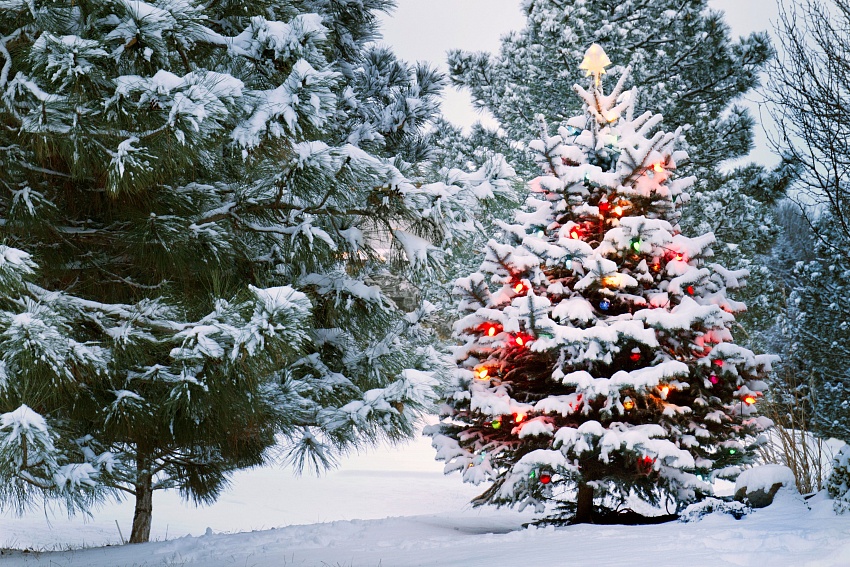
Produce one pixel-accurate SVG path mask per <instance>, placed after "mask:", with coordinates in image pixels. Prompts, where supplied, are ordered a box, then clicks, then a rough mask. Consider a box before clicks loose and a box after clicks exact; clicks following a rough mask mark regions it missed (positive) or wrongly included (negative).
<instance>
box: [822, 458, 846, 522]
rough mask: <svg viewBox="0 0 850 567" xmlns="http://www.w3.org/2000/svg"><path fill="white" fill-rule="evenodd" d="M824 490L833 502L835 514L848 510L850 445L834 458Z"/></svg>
mask: <svg viewBox="0 0 850 567" xmlns="http://www.w3.org/2000/svg"><path fill="white" fill-rule="evenodd" d="M826 489H827V491H828V492H829V495H830V496H831V497H832V499H833V500H834V502H833V504H832V506H833V508H834V509H835V512H836V513H838V514H844V513H846V512H847V511H848V510H850V445H845V446H844V448H842V449H841V451H839V453H838V454H837V455H836V456H835V460H834V461H833V462H832V473H831V474H830V475H829V479H828V480H827V482H826Z"/></svg>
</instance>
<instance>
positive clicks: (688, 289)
mask: <svg viewBox="0 0 850 567" xmlns="http://www.w3.org/2000/svg"><path fill="white" fill-rule="evenodd" d="M685 291H686V292H688V295H693V294H694V286H692V285H689V286H688V287H686V288H685Z"/></svg>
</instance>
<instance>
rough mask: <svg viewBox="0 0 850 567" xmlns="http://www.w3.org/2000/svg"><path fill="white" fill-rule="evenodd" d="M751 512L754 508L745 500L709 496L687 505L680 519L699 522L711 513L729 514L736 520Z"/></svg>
mask: <svg viewBox="0 0 850 567" xmlns="http://www.w3.org/2000/svg"><path fill="white" fill-rule="evenodd" d="M750 512H752V508H751V507H750V506H748V505H747V504H745V503H743V502H736V501H731V502H730V501H728V500H721V499H719V498H711V497H709V498H705V499H704V500H701V501H699V502H695V503H694V504H691V505H689V506H687V507H686V508H685V509H684V510H682V512H681V513H680V514H679V521H681V522H686V523H687V522H697V521H699V520H701V519H703V518H704V517H705V516H707V515H709V514H729V515H730V516H732V517H733V518H735V519H736V520H740V519H741V518H743V517H744V516H746V515H747V514H749V513H750Z"/></svg>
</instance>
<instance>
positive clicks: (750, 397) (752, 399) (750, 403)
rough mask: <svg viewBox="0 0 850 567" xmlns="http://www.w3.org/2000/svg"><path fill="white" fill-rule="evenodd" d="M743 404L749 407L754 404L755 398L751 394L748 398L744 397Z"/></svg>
mask: <svg viewBox="0 0 850 567" xmlns="http://www.w3.org/2000/svg"><path fill="white" fill-rule="evenodd" d="M744 403H745V404H747V405H748V406H751V405H753V404H754V403H756V397H755V396H753V395H752V394H751V395H749V396H746V397H744Z"/></svg>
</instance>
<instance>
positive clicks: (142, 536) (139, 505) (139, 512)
mask: <svg viewBox="0 0 850 567" xmlns="http://www.w3.org/2000/svg"><path fill="white" fill-rule="evenodd" d="M148 465H149V463H148V461H147V459H145V458H143V457H137V458H136V470H137V473H136V509H135V511H134V512H133V531H132V532H130V543H145V542H147V541H149V540H150V538H151V513H152V512H153V476H152V475H151V471H150V468H149V466H148Z"/></svg>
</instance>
